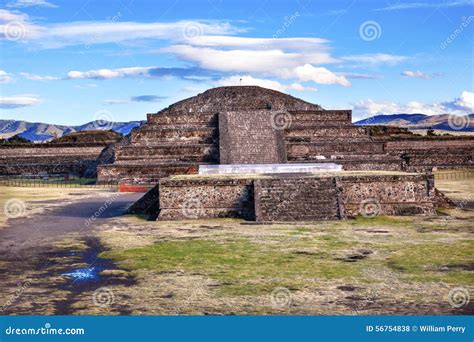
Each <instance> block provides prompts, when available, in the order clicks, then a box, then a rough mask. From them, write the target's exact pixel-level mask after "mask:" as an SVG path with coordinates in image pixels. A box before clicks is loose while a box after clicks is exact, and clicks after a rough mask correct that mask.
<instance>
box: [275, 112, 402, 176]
mask: <svg viewBox="0 0 474 342" xmlns="http://www.w3.org/2000/svg"><path fill="white" fill-rule="evenodd" d="M290 113H291V115H292V122H291V125H289V127H288V128H286V129H285V132H284V139H285V148H286V157H287V161H288V162H289V163H315V162H318V163H324V162H335V163H338V164H342V165H343V167H344V169H345V170H401V167H402V163H403V160H402V159H401V158H400V156H399V155H398V154H397V153H389V152H387V151H386V149H385V141H383V140H380V139H374V138H373V137H372V136H371V135H370V132H368V131H367V129H366V128H365V127H361V126H354V125H353V124H352V121H351V111H350V110H327V111H300V112H290ZM324 158H325V159H324Z"/></svg>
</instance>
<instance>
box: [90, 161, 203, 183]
mask: <svg viewBox="0 0 474 342" xmlns="http://www.w3.org/2000/svg"><path fill="white" fill-rule="evenodd" d="M200 164H202V163H200ZM197 171H198V164H195V163H173V164H166V165H164V164H147V165H146V167H144V165H130V164H127V165H119V164H109V165H101V166H99V167H98V170H97V174H98V177H99V179H100V180H101V181H109V180H117V179H118V180H126V179H131V180H137V179H140V180H141V181H144V182H153V181H156V182H157V181H158V180H159V179H160V178H163V177H168V176H170V175H175V174H195V173H197Z"/></svg>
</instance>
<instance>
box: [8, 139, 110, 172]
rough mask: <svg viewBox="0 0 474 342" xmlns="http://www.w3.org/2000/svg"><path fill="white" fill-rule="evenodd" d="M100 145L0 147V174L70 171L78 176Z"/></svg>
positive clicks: (89, 163) (88, 164)
mask: <svg viewBox="0 0 474 342" xmlns="http://www.w3.org/2000/svg"><path fill="white" fill-rule="evenodd" d="M103 149H104V145H95V146H94V145H93V146H77V145H75V144H64V145H59V146H58V145H55V146H51V145H33V146H18V145H16V146H15V145H13V146H0V175H2V176H11V175H43V174H45V175H46V174H47V175H52V174H74V175H79V176H82V175H83V174H84V173H85V172H86V170H87V169H88V168H89V167H90V166H91V165H93V164H94V163H95V162H96V160H97V158H98V157H99V155H100V153H101V152H102V150H103Z"/></svg>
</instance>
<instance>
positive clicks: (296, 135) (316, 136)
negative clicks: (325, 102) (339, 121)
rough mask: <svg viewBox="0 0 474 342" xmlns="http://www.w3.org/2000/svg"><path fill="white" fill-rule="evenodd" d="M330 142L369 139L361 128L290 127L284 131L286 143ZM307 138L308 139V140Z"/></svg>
mask: <svg viewBox="0 0 474 342" xmlns="http://www.w3.org/2000/svg"><path fill="white" fill-rule="evenodd" d="M328 137H331V138H330V139H331V140H334V139H347V138H357V139H361V140H365V141H370V137H369V136H368V135H367V134H366V133H365V129H364V128H363V127H357V126H327V125H324V126H317V125H312V127H303V126H293V125H292V126H290V127H289V128H288V129H286V130H285V139H286V141H311V140H323V139H324V140H326V141H327V140H328ZM308 138H309V139H308Z"/></svg>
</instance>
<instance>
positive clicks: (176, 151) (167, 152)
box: [115, 144, 219, 160]
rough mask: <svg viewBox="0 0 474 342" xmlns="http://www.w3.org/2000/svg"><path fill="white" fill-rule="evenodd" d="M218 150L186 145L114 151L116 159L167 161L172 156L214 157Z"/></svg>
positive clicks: (124, 148)
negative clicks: (130, 158) (150, 158)
mask: <svg viewBox="0 0 474 342" xmlns="http://www.w3.org/2000/svg"><path fill="white" fill-rule="evenodd" d="M218 152H219V149H218V148H217V147H216V146H215V145H212V144H192V145H191V144H186V145H184V144H183V145H177V144H174V145H169V144H166V145H156V146H151V147H149V146H135V145H134V146H126V147H122V148H119V149H117V150H116V151H115V156H116V159H119V160H120V159H121V158H122V157H134V158H147V157H155V158H162V159H167V158H170V157H174V156H199V155H206V156H210V155H216V154H217V153H218Z"/></svg>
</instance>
